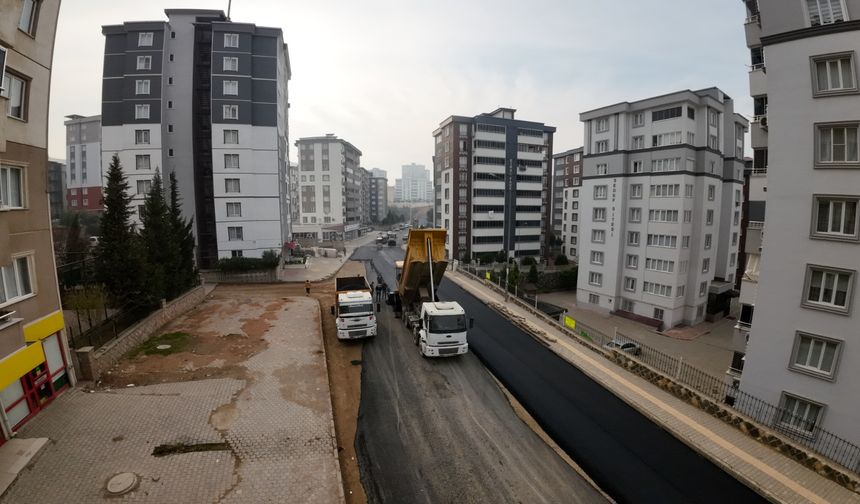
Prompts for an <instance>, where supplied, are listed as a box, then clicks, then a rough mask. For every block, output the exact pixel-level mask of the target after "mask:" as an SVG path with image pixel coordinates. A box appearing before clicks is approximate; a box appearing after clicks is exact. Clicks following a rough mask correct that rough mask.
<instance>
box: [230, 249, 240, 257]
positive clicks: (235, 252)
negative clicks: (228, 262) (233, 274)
mask: <svg viewBox="0 0 860 504" xmlns="http://www.w3.org/2000/svg"><path fill="white" fill-rule="evenodd" d="M230 257H242V251H241V250H231V251H230Z"/></svg>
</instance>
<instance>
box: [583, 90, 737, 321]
mask: <svg viewBox="0 0 860 504" xmlns="http://www.w3.org/2000/svg"><path fill="white" fill-rule="evenodd" d="M580 119H581V120H582V121H583V122H584V123H585V147H584V149H585V151H584V163H583V177H582V187H581V190H580V195H579V196H580V198H579V203H580V204H579V211H580V219H579V237H580V239H579V250H578V252H579V254H578V255H579V265H580V266H579V278H578V281H577V301H578V302H580V303H582V304H583V305H584V304H590V305H592V306H593V307H594V308H597V309H600V310H604V311H607V312H615V313H618V314H620V315H624V316H629V317H631V318H636V319H639V320H643V321H647V322H650V323H653V324H655V325H660V326H662V327H665V328H668V327H673V326H676V325H678V324H696V323H698V322H701V321H703V320H705V318H706V314H709V315H710V316H712V317H718V316H721V314H723V313H727V312H728V306H729V302H730V298H731V290H732V283H733V282H734V269H735V267H736V263H737V250H738V233H739V229H740V217H741V215H740V214H741V211H740V205H741V202H742V174H743V149H744V132H745V131H746V130H747V127H748V122H747V120H746V119H744V118H743V117H742V116H740V115H738V114H735V113H734V109H733V102H732V100H731V98H729V97H728V96H727V95H725V93H723V92H722V91H720V90H719V89H717V88H708V89H703V90H700V91H689V90H686V91H679V92H675V93H670V94H667V95H663V96H657V97H654V98H649V99H645V100H640V101H637V102H633V103H630V102H623V103H618V104H615V105H610V106H608V107H602V108H599V109H596V110H592V111H589V112H584V113H582V114H581V115H580ZM709 302H710V304H711V306H710V307H708V305H709Z"/></svg>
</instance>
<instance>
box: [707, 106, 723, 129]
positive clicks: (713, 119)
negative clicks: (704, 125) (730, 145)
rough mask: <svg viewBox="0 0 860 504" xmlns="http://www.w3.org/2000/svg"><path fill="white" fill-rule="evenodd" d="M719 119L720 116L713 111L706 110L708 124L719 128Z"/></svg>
mask: <svg viewBox="0 0 860 504" xmlns="http://www.w3.org/2000/svg"><path fill="white" fill-rule="evenodd" d="M719 117H720V114H719V112H717V111H716V110H714V109H708V124H709V125H711V126H713V127H715V128H716V127H717V126H719Z"/></svg>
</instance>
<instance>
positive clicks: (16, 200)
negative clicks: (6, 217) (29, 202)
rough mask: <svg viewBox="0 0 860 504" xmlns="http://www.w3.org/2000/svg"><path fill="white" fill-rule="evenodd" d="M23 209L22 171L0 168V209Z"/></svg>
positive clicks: (10, 167)
mask: <svg viewBox="0 0 860 504" xmlns="http://www.w3.org/2000/svg"><path fill="white" fill-rule="evenodd" d="M10 208H24V170H23V169H21V168H15V167H12V166H0V209H4V210H6V209H10Z"/></svg>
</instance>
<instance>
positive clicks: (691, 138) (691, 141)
mask: <svg viewBox="0 0 860 504" xmlns="http://www.w3.org/2000/svg"><path fill="white" fill-rule="evenodd" d="M687 143H688V144H690V145H696V134H695V133H693V132H692V131H688V132H687Z"/></svg>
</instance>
